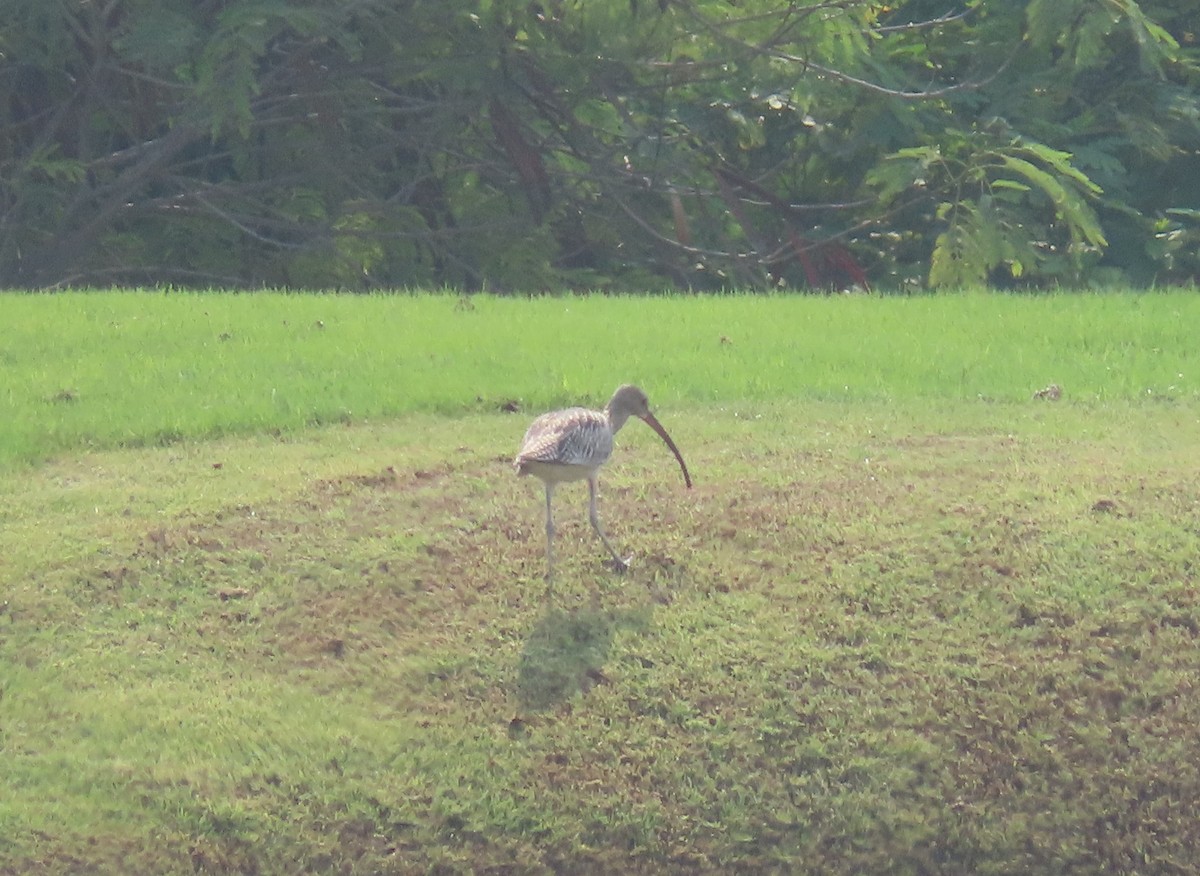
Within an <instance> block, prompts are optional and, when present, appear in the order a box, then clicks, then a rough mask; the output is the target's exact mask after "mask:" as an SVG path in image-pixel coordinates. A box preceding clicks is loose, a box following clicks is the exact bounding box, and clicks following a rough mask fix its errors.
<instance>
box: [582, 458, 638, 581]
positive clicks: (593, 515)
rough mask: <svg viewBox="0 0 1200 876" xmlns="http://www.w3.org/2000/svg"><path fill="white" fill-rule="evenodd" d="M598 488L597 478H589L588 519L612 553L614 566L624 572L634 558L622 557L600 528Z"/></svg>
mask: <svg viewBox="0 0 1200 876" xmlns="http://www.w3.org/2000/svg"><path fill="white" fill-rule="evenodd" d="M596 489H597V484H596V478H595V477H590V478H588V519H589V520H590V521H592V529H594V530H596V535H598V536H600V540H601V541H602V542H604V546H605V547H606V548H608V552H609V553H610V554H612V558H613V568H614V569H616V570H617V571H618V572H624V571H625V570H626V569H628V568H629V560H632V559H633V557H629V559H625V560H623V559H621V557H620V556H619V555H618V554H617V552H616V551H615V550H613V546H612V545H611V544H609V542H608V536H606V535H605V534H604V530H603V529H601V528H600V515H599V513H597V511H596Z"/></svg>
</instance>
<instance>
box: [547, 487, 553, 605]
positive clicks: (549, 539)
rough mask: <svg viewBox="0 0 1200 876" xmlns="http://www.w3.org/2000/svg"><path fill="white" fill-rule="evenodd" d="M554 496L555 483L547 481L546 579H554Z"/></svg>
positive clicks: (550, 580)
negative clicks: (552, 501) (552, 502)
mask: <svg viewBox="0 0 1200 876" xmlns="http://www.w3.org/2000/svg"><path fill="white" fill-rule="evenodd" d="M553 496H554V485H553V484H551V483H550V482H548V481H547V483H546V581H547V583H549V582H552V581H553V580H554V509H553V508H552V507H551V504H550V500H551V499H552V498H553Z"/></svg>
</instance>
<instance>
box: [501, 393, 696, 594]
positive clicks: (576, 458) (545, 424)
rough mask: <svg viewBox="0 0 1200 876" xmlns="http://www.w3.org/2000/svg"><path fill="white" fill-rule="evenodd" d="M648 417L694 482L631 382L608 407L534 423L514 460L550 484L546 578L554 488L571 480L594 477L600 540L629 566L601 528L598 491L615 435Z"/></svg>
mask: <svg viewBox="0 0 1200 876" xmlns="http://www.w3.org/2000/svg"><path fill="white" fill-rule="evenodd" d="M631 416H634V417H639V418H640V419H642V420H645V421H646V423H647V425H649V426H650V428H652V429H653V430H654V431H655V432H657V433H658V435H659V437H660V438H662V439H663V441H665V442H666V444H667V446H668V447H669V448H671V452H672V453H674V454H675V458H676V459H678V460H679V466H680V468H682V469H683V480H684V482H685V483H686V484H687V485H688V487H691V485H692V478H691V475H689V474H688V470H687V464H686V463H684V461H683V456H681V455H680V453H679V448H677V447H676V446H675V442H674V441H672V440H671V436H670V435H668V434H667V430H666V429H664V428H663V427H662V424H661V423H659V422H658V420H657V419H656V418H655V417H654V414H652V413H650V402H649V400H648V399H647V398H646V394H645V393H644V392H642V391H641V390H640V389H638V388H637V387H636V386H631V385H629V384H625V385H624V386H621V387H619V388H618V389H617V391H616V392H615V393H613V397H612V398H611V399H610V400H609V402H608V404H607V405H606V406H605V408H604V410H603V411H592V410H588V409H587V408H567V409H566V410H562V411H551V412H550V413H548V414H542V415H541V416H540V417H538V418H537V419H536V420H534V421H533V423H532V424H531V425H530V426H529V430H528V431H527V432H526V433H525V440H524V441H522V442H521V450H520V452H519V453H518V454H517V458H516V459H515V460H514V461H513V465H514V467H515V468H516V470H517V474H520V475H526V474H531V475H533V476H534V477H537V478H539V479H540V480H541V481H542V483H544V484H545V485H546V568H547V571H546V578H547V579H553V577H554V513H553V510H552V509H551V502H552V499H553V496H554V488H555V487H556V486H558V485H559V484H561V483H566V482H568V481H581V480H584V479H586V480H587V482H588V497H589V502H588V519H589V520H590V521H591V524H592V528H593V529H594V530H596V535H598V536H600V541H601V542H603V544H604V547H605V548H607V549H608V552H609V554H611V555H612V558H613V565H614V566H615V567H616V568H617V569H618V570H622V571H623V570H624V569H626V568H628V566H629V560H628V559H624V560H623V559H621V557H620V556H619V555H618V554H617V552H616V550H614V549H613V546H612V545H611V544H610V543H609V541H608V537H607V536H606V535H605V534H604V530H603V529H602V528H601V527H600V517H599V515H598V514H597V511H596V493H597V486H598V480H599V476H600V467H601V466H602V465H604V463H605V462H607V461H608V457H609V456H610V455H611V454H612V448H613V436H614V435H616V434H617V432H619V431H620V429H621V427H622V426H624V425H625V423H626V421H627V420H628V419H629V418H630V417H631Z"/></svg>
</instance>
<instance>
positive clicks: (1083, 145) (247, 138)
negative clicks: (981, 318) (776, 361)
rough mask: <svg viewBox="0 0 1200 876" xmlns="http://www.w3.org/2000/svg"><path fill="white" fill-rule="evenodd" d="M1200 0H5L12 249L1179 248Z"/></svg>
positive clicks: (586, 256)
mask: <svg viewBox="0 0 1200 876" xmlns="http://www.w3.org/2000/svg"><path fill="white" fill-rule="evenodd" d="M1187 5H1188V4H1187V3H1185V2H1183V0H1148V2H1144V3H1141V4H1138V3H1135V2H1133V0H1028V2H1014V3H988V2H983V0H970V2H966V3H962V4H953V3H951V2H950V0H937V2H934V0H907V2H904V0H896V2H891V3H882V2H867V0H806V2H779V0H739V2H737V3H731V2H728V0H657V2H655V3H648V2H642V3H638V2H636V0H634V2H630V0H464V2H458V3H445V2H444V0H400V2H396V0H387V2H385V0H345V2H340V3H337V4H329V3H324V2H317V0H308V2H284V0H199V2H194V0H89V2H85V0H53V2H51V0H0V21H3V22H4V24H3V25H0V27H3V30H2V31H0V52H2V53H3V66H2V67H0V96H2V97H3V100H2V101H0V120H2V121H3V125H2V126H0V208H2V209H3V216H2V217H0V281H2V282H4V283H5V284H7V285H16V286H35V287H42V286H54V285H64V284H88V283H123V284H130V283H176V284H197V285H213V284H216V285H230V286H247V285H251V286H252V285H271V286H305V287H314V286H315V287H341V288H353V289H369V288H376V287H381V286H404V285H410V286H430V285H442V284H445V285H452V286H457V287H462V288H475V289H478V288H490V289H499V290H504V289H512V290H517V289H521V290H537V289H561V288H564V287H575V288H614V289H620V288H639V289H647V288H661V287H664V286H668V287H669V286H675V287H691V288H719V287H726V286H740V287H747V286H748V287H759V288H763V287H775V286H783V287H799V286H807V287H815V288H841V287H847V286H852V285H858V286H865V285H868V284H869V283H875V284H879V285H884V286H905V285H910V284H911V285H915V286H920V285H925V284H927V283H928V284H932V285H956V284H959V283H964V282H976V281H981V280H991V281H993V282H1003V283H1041V284H1044V283H1059V284H1071V285H1073V284H1081V283H1088V282H1096V281H1100V280H1104V279H1108V278H1116V277H1122V278H1131V279H1136V280H1146V281H1148V280H1160V281H1161V280H1179V279H1185V278H1187V277H1189V276H1194V275H1195V272H1196V271H1197V267H1198V266H1197V264H1196V256H1195V255H1194V252H1195V250H1196V247H1195V246H1190V247H1189V241H1192V240H1194V237H1195V235H1196V234H1197V225H1198V223H1197V221H1196V219H1197V215H1198V214H1197V210H1196V207H1197V204H1198V203H1200V198H1198V194H1200V193H1198V192H1197V191H1196V189H1195V185H1196V184H1195V183H1192V184H1191V186H1192V188H1190V189H1189V188H1185V187H1182V186H1178V185H1172V184H1171V182H1170V181H1171V180H1172V179H1175V178H1178V177H1179V174H1180V172H1181V171H1187V172H1189V174H1190V179H1193V180H1194V179H1197V178H1198V176H1200V175H1197V174H1196V173H1195V172H1194V171H1195V162H1196V151H1197V150H1196V143H1197V141H1198V139H1200V137H1198V133H1200V122H1198V121H1197V120H1198V118H1200V111H1198V109H1197V100H1196V97H1195V95H1196V93H1197V88H1196V86H1197V85H1200V75H1198V72H1197V71H1198V65H1197V51H1196V46H1195V36H1194V34H1193V33H1192V32H1191V31H1190V30H1189V29H1188V28H1191V27H1193V25H1192V24H1190V23H1189V22H1190V21H1191V18H1190V17H1189V16H1190V13H1189V11H1188V8H1187Z"/></svg>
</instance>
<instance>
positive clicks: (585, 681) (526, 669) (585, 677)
mask: <svg viewBox="0 0 1200 876" xmlns="http://www.w3.org/2000/svg"><path fill="white" fill-rule="evenodd" d="M651 614H652V609H651V608H650V607H649V606H646V607H643V608H626V609H616V610H610V609H602V608H600V607H599V606H596V605H593V606H588V607H582V608H578V609H574V610H571V611H567V610H565V609H563V608H560V607H558V606H554V605H548V606H547V607H546V610H545V611H544V612H543V614H542V616H541V617H540V618H538V622H537V624H536V626H534V628H533V630H532V631H531V632H530V634H529V638H528V639H527V640H526V642H525V648H524V649H523V650H522V652H521V657H520V660H519V661H518V665H517V696H518V697H519V698H520V701H521V704H522V706H523V707H524V708H526V709H529V710H531V711H535V710H541V709H548V708H551V707H552V706H554V705H556V704H558V703H560V702H563V701H564V700H566V699H568V698H569V697H571V696H573V695H574V694H575V693H576V692H587V691H588V690H590V689H592V688H593V687H595V686H596V685H598V684H604V683H606V682H607V678H606V677H605V675H604V672H603V667H604V664H605V663H606V661H607V660H608V657H609V653H610V651H611V650H612V644H613V637H614V635H615V634H616V633H617V632H618V631H619V630H621V629H633V630H635V631H644V630H646V629H648V628H649V627H650V616H651Z"/></svg>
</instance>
